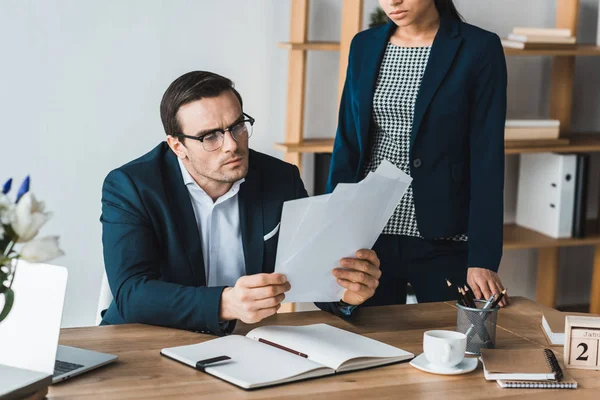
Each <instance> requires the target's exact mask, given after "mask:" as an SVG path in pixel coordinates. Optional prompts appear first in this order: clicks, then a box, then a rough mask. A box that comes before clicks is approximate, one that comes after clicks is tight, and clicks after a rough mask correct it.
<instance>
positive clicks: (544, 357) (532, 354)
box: [481, 349, 563, 381]
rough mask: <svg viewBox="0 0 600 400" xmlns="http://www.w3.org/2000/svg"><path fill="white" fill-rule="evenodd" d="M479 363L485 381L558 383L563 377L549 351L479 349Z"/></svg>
mask: <svg viewBox="0 0 600 400" xmlns="http://www.w3.org/2000/svg"><path fill="white" fill-rule="evenodd" d="M481 362H482V364H483V373H484V375H485V379H487V380H509V381H558V380H560V379H561V378H562V376H563V371H562V368H561V367H560V365H559V363H558V361H557V360H556V356H555V355H554V353H553V352H552V350H550V349H523V350H503V349H481Z"/></svg>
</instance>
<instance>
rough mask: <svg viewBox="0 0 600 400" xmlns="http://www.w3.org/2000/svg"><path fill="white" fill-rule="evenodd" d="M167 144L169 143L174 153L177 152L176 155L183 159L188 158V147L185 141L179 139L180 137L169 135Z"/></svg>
mask: <svg viewBox="0 0 600 400" xmlns="http://www.w3.org/2000/svg"><path fill="white" fill-rule="evenodd" d="M167 144H168V145H169V147H170V148H171V150H172V151H173V153H175V155H176V156H177V157H178V158H180V159H181V160H185V159H187V158H188V157H187V148H186V147H185V145H184V144H183V143H181V142H180V141H179V138H177V137H174V136H171V135H168V136H167Z"/></svg>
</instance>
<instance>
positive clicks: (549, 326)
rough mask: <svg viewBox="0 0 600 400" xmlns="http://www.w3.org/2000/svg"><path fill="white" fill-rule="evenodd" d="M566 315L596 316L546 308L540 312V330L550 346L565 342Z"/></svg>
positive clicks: (560, 344) (561, 344) (594, 315)
mask: <svg viewBox="0 0 600 400" xmlns="http://www.w3.org/2000/svg"><path fill="white" fill-rule="evenodd" d="M567 316H576V317H597V316H598V315H597V314H588V313H573V312H562V311H558V310H548V311H544V312H543V313H542V332H543V333H544V335H545V336H546V340H548V344H550V345H552V346H563V345H564V344H565V318H566V317H567Z"/></svg>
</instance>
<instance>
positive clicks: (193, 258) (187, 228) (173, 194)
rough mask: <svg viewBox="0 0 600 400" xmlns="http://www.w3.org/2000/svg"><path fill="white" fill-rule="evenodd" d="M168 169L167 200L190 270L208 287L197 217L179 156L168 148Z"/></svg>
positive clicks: (199, 281)
mask: <svg viewBox="0 0 600 400" xmlns="http://www.w3.org/2000/svg"><path fill="white" fill-rule="evenodd" d="M166 151H167V154H166V157H165V158H166V161H165V165H166V168H165V170H163V181H164V183H165V188H166V192H167V200H168V204H169V207H170V208H171V215H173V223H174V225H175V229H176V230H177V231H178V232H179V237H180V239H181V243H182V245H183V248H184V250H185V252H186V253H187V256H188V260H189V262H190V269H191V271H192V275H193V276H194V279H195V280H196V283H197V284H198V285H200V286H206V272H205V270H204V257H203V256H202V242H201V241H200V234H199V233H198V225H197V224H196V216H195V215H194V209H193V208H192V202H191V200H190V195H189V192H188V190H187V188H186V186H185V184H184V183H183V177H182V175H181V169H180V168H179V163H178V162H177V156H175V154H173V152H172V151H171V150H170V149H168V148H167V150H166Z"/></svg>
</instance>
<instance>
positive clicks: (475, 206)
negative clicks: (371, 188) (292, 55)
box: [327, 17, 507, 271]
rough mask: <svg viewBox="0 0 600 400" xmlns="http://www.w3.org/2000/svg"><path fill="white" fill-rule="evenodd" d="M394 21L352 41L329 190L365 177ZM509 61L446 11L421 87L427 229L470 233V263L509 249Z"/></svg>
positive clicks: (421, 188) (417, 193)
mask: <svg viewBox="0 0 600 400" xmlns="http://www.w3.org/2000/svg"><path fill="white" fill-rule="evenodd" d="M395 29H396V25H395V24H394V23H393V22H390V23H388V24H386V25H383V26H379V27H376V28H373V29H369V30H366V31H363V32H360V33H359V34H357V35H356V36H355V37H354V39H353V40H352V44H351V47H350V55H349V60H348V71H347V76H346V81H345V85H344V90H343V94H342V99H341V104H340V111H339V121H338V129H337V133H336V138H335V145H334V148H333V155H332V160H331V168H330V175H329V180H328V184H327V191H328V192H331V191H332V190H333V189H334V188H335V186H336V185H337V184H338V183H340V182H350V183H354V182H358V181H359V180H361V179H362V178H363V174H364V170H365V166H366V162H367V161H368V158H369V156H370V152H371V138H370V137H369V132H371V131H372V129H371V128H372V125H373V120H372V111H373V93H374V90H375V85H376V82H377V77H378V73H379V68H380V65H381V60H382V57H383V54H384V53H385V49H386V46H387V43H388V41H389V38H390V36H391V35H392V34H393V32H394V30H395ZM506 86H507V74H506V60H505V57H504V51H503V48H502V45H501V42H500V39H499V37H498V36H497V35H496V34H494V33H491V32H487V31H484V30H482V29H480V28H477V27H475V26H472V25H469V24H466V23H462V22H459V21H455V20H453V19H449V18H446V17H442V19H441V23H440V28H439V30H438V32H437V34H436V37H435V39H434V41H433V45H432V48H431V52H430V56H429V61H428V63H427V67H426V69H425V73H424V76H423V79H422V82H421V87H420V90H419V93H418V96H417V100H416V104H415V110H414V121H413V127H412V132H411V137H410V150H409V160H410V174H411V176H412V178H413V182H412V186H413V192H414V201H415V211H416V218H417V225H418V227H419V231H420V233H421V235H423V236H424V237H425V238H427V239H435V238H441V237H447V236H451V235H456V234H461V233H467V234H468V236H469V244H468V246H469V247H468V249H469V250H468V265H469V266H471V267H482V268H488V269H491V270H493V271H497V270H498V266H499V263H500V259H501V257H502V230H503V201H504V199H503V191H504V125H505V120H506Z"/></svg>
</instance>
